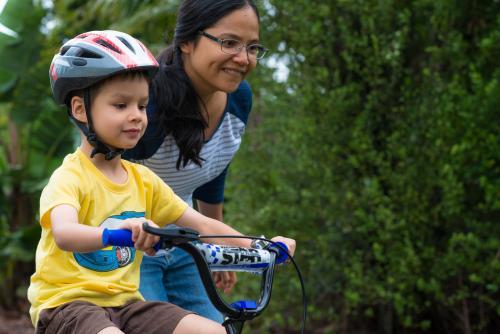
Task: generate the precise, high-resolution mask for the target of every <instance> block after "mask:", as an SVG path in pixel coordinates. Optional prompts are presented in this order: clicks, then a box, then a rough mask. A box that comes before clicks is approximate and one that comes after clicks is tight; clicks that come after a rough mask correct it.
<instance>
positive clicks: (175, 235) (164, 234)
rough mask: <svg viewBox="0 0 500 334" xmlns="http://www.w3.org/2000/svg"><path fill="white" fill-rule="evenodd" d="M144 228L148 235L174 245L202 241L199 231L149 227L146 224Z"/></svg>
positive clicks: (143, 225)
mask: <svg viewBox="0 0 500 334" xmlns="http://www.w3.org/2000/svg"><path fill="white" fill-rule="evenodd" d="M142 228H143V230H144V231H146V232H148V233H151V234H154V235H157V236H159V237H161V239H162V241H166V242H169V243H172V244H174V245H178V244H180V243H185V242H190V241H198V240H200V234H199V233H198V231H195V230H193V229H190V228H180V227H175V228H169V229H166V228H158V227H153V226H149V224H148V223H146V222H145V223H144V224H142Z"/></svg>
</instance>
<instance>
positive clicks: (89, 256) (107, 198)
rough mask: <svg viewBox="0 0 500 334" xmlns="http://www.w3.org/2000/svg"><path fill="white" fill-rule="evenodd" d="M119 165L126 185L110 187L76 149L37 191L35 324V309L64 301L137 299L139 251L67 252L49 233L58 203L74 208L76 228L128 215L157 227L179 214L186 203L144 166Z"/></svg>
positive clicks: (113, 223)
mask: <svg viewBox="0 0 500 334" xmlns="http://www.w3.org/2000/svg"><path fill="white" fill-rule="evenodd" d="M122 166H123V167H124V168H125V169H126V171H127V174H128V178H127V182H126V183H124V184H116V183H113V182H111V181H110V180H109V179H108V178H107V177H106V176H104V175H103V174H102V173H101V172H100V171H99V170H98V169H97V168H96V167H95V166H94V164H93V163H92V162H91V161H90V159H89V158H88V157H87V156H86V155H85V154H84V153H83V152H82V151H81V150H79V149H78V150H77V151H76V152H75V153H73V154H69V155H67V156H66V157H65V159H64V161H63V163H62V165H61V166H60V167H59V168H58V169H57V170H56V171H55V172H54V174H52V176H51V178H50V180H49V183H48V184H47V186H46V187H45V188H44V189H43V192H42V196H41V198H40V224H41V226H42V235H41V238H40V242H39V244H38V247H37V250H36V271H35V273H34V274H33V276H31V284H30V287H29V289H28V299H29V301H30V303H31V309H30V316H31V320H32V321H33V324H34V325H35V326H36V323H37V322H38V316H39V314H40V311H41V310H43V309H46V308H53V307H56V306H59V305H61V304H64V303H67V302H70V301H75V300H83V301H88V302H91V303H94V304H96V305H100V306H121V305H124V304H126V303H127V302H128V301H130V300H143V298H142V296H141V295H140V293H139V291H138V288H139V267H140V264H141V260H142V252H136V250H135V249H133V248H129V247H106V248H103V249H101V250H98V251H95V252H90V253H76V252H67V251H63V250H61V249H59V248H58V247H57V245H56V243H55V242H54V238H53V235H52V230H51V221H50V211H51V210H52V209H53V208H54V207H55V206H57V205H60V204H69V205H71V206H73V207H75V208H76V209H77V210H78V222H79V223H80V224H85V225H90V226H96V227H97V226H103V227H107V228H113V227H115V226H116V223H117V222H119V221H120V220H123V219H127V218H132V217H146V218H148V219H151V220H152V221H154V222H155V223H156V224H158V225H160V226H163V225H165V224H169V223H172V222H174V221H176V220H177V219H178V218H179V217H180V216H181V215H182V214H183V213H184V211H185V210H186V208H187V204H186V203H185V202H183V201H182V200H181V199H180V198H179V197H177V195H175V194H174V192H173V191H172V189H170V187H169V186H167V185H166V184H165V183H164V182H163V181H162V180H161V179H160V178H159V177H158V176H156V175H155V174H154V173H153V172H152V171H150V170H149V169H148V168H147V167H144V166H141V165H138V164H134V163H131V162H128V161H125V160H122Z"/></svg>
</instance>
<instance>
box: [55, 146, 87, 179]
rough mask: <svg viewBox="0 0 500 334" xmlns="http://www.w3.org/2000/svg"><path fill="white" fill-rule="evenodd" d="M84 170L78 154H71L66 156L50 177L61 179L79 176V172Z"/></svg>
mask: <svg viewBox="0 0 500 334" xmlns="http://www.w3.org/2000/svg"><path fill="white" fill-rule="evenodd" d="M82 170H84V166H82V161H81V157H79V154H78V152H73V153H70V154H68V155H66V156H65V157H64V159H63V161H62V163H61V165H59V167H57V168H56V169H55V170H54V172H53V173H52V175H51V179H53V178H61V177H67V176H70V175H72V176H75V177H78V176H81V171H82Z"/></svg>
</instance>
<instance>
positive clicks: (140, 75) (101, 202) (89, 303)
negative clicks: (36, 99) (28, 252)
mask: <svg viewBox="0 0 500 334" xmlns="http://www.w3.org/2000/svg"><path fill="white" fill-rule="evenodd" d="M157 68H158V64H157V62H156V60H155V59H154V57H153V56H152V55H151V54H150V53H149V51H148V50H147V49H146V48H145V47H144V46H143V45H142V44H141V43H140V42H139V41H137V40H136V39H134V38H133V37H131V36H129V35H127V34H124V33H120V32H116V31H93V32H88V33H84V34H81V35H79V36H77V37H75V38H73V39H71V40H70V41H68V42H66V43H65V44H64V45H63V46H62V48H61V50H60V52H59V54H56V55H55V56H54V59H53V60H52V64H51V68H50V79H51V86H52V91H53V94H54V97H55V100H56V101H57V102H58V103H60V104H66V105H67V106H68V111H69V114H70V118H71V119H72V120H73V121H74V122H75V123H76V125H77V126H78V127H79V128H80V130H81V140H82V142H81V145H80V147H79V148H78V149H77V150H76V152H75V153H73V154H70V155H68V156H67V157H66V158H65V159H64V162H63V164H62V165H61V166H60V167H59V168H58V169H57V170H56V171H55V172H54V174H53V175H52V177H51V179H50V181H49V183H48V185H47V186H46V187H45V188H44V190H43V192H42V196H41V198H40V224H41V226H42V236H41V240H40V243H39V245H38V248H37V254H36V272H35V274H33V276H32V277H31V285H30V287H29V290H28V299H29V300H30V302H31V309H30V315H31V318H32V321H33V324H34V325H35V326H36V332H37V333H75V332H77V333H91V334H95V333H103V334H104V333H106V334H107V333H123V332H126V333H176V334H178V333H225V330H224V328H223V327H222V326H221V325H219V324H218V323H215V322H213V321H211V320H208V319H205V318H202V317H200V316H198V315H196V314H191V313H190V312H187V311H185V310H183V309H181V308H179V307H177V306H175V305H172V304H169V303H161V302H144V301H143V298H142V296H141V295H140V294H139V292H138V286H139V267H140V262H141V260H142V252H139V251H138V252H136V250H140V251H144V252H146V253H147V254H154V250H153V248H152V247H153V245H154V244H155V243H156V242H158V237H156V236H154V235H150V234H148V233H146V232H145V231H143V230H142V223H143V222H148V223H149V224H150V225H152V226H158V225H156V224H155V222H157V223H159V224H160V225H163V224H167V223H174V222H175V223H176V224H177V225H180V226H184V227H189V228H193V229H195V230H198V231H199V232H200V233H201V234H239V233H238V232H237V231H235V230H233V229H232V228H230V227H229V226H227V225H225V224H223V223H221V222H219V221H216V220H213V219H209V218H207V217H205V216H203V215H201V214H199V213H198V212H196V211H195V210H193V209H191V208H189V207H188V206H187V204H186V203H184V202H183V201H182V200H180V199H179V198H178V197H177V196H176V195H175V194H174V193H173V192H172V190H171V189H170V188H169V187H168V186H167V185H166V184H165V183H163V181H161V179H159V178H158V177H157V176H156V175H155V174H154V173H153V172H151V171H150V170H149V169H147V168H146V167H143V166H140V165H136V164H133V163H130V162H127V161H124V160H121V158H120V154H121V153H122V152H123V150H125V149H130V148H132V147H134V146H135V145H136V143H137V142H138V140H139V139H140V137H141V136H142V135H143V133H144V131H145V129H146V125H147V117H146V105H147V103H148V89H149V86H148V79H149V78H151V76H152V75H153V74H154V73H155V71H156V70H157ZM104 228H113V229H115V228H125V229H129V230H131V231H132V239H133V240H134V242H135V247H134V248H128V247H105V245H103V243H102V231H103V229H104ZM275 240H279V241H282V242H284V243H285V244H286V245H287V246H288V247H289V249H290V251H291V253H292V254H293V251H294V249H295V241H293V240H291V239H287V238H281V237H277V238H275ZM211 242H215V243H224V240H211ZM231 242H232V244H234V245H238V246H243V247H249V246H250V241H248V240H245V239H236V240H234V241H231Z"/></svg>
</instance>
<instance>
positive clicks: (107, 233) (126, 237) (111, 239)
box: [102, 228, 160, 251]
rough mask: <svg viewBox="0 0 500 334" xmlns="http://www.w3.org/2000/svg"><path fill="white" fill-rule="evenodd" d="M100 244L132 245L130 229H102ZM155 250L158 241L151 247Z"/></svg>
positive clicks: (157, 246)
mask: <svg viewBox="0 0 500 334" xmlns="http://www.w3.org/2000/svg"><path fill="white" fill-rule="evenodd" d="M102 244H103V245H104V247H107V246H125V247H134V242H133V241H132V231H130V230H125V229H119V230H109V229H107V228H105V229H104V231H102ZM153 248H154V249H155V250H156V251H157V250H159V249H160V243H157V244H156V245H155V246H154V247H153Z"/></svg>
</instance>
